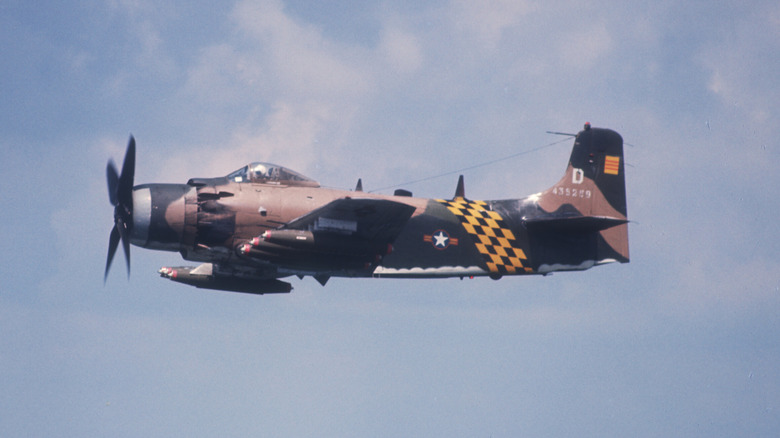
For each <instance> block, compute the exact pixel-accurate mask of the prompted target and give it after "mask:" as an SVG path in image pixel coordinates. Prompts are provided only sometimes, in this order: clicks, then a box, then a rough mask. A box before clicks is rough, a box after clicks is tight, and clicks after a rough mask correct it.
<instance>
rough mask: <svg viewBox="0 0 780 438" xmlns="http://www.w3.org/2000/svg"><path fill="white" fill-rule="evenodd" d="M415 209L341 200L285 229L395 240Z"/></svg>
mask: <svg viewBox="0 0 780 438" xmlns="http://www.w3.org/2000/svg"><path fill="white" fill-rule="evenodd" d="M414 210H415V207H412V206H411V205H407V204H403V203H400V202H395V201H389V200H385V199H372V198H341V199H337V200H335V201H333V202H331V203H329V204H326V205H324V206H322V207H320V208H318V209H316V210H312V211H311V212H309V213H307V214H305V215H303V216H301V217H299V218H297V219H293V220H292V221H290V222H288V223H287V224H285V225H283V226H282V227H281V229H289V230H306V231H312V232H329V233H334V234H342V235H347V236H351V237H352V238H355V239H360V240H362V239H365V240H368V241H372V242H374V243H390V242H392V241H393V240H395V238H396V236H398V234H399V233H400V232H401V228H403V226H404V225H405V224H406V222H407V221H408V220H409V218H410V217H411V216H412V213H414Z"/></svg>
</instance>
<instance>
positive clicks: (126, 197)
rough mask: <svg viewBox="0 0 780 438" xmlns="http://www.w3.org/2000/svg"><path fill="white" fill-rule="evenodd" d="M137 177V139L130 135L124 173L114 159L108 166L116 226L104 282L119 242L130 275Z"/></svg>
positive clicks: (112, 234)
mask: <svg viewBox="0 0 780 438" xmlns="http://www.w3.org/2000/svg"><path fill="white" fill-rule="evenodd" d="M134 177H135V139H134V138H133V136H132V135H131V136H130V141H129V142H128V144H127V152H125V160H124V162H123V163H122V173H121V174H119V173H117V170H116V166H115V165H114V162H113V161H112V160H109V161H108V165H107V166H106V179H107V181H108V199H109V201H110V202H111V205H113V206H114V228H113V229H112V230H111V235H110V236H109V238H108V256H107V257H106V271H105V273H104V274H103V283H105V282H106V279H107V278H108V271H109V269H110V268H111V261H112V260H113V259H114V254H115V253H116V250H117V247H118V246H119V242H120V241H121V242H122V249H123V250H124V253H125V261H126V262H127V276H128V278H129V277H130V233H131V232H132V230H133V179H134Z"/></svg>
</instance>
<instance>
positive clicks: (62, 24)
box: [0, 0, 780, 437]
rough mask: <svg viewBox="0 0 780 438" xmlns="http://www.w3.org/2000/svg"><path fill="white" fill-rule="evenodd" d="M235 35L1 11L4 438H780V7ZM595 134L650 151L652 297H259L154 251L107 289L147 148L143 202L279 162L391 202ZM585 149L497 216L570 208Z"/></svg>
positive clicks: (243, 10) (405, 22)
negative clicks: (403, 192)
mask: <svg viewBox="0 0 780 438" xmlns="http://www.w3.org/2000/svg"><path fill="white" fill-rule="evenodd" d="M211 3H212V2H167V3H165V4H159V2H152V1H145V0H114V1H107V2H81V1H77V2H68V4H62V3H60V2H44V3H43V4H41V3H40V2H39V3H36V4H33V3H31V2H22V1H16V0H10V1H6V2H4V3H3V5H2V6H0V39H1V42H2V47H3V50H2V57H3V62H2V64H0V92H1V95H2V100H0V154H1V155H0V157H2V160H0V182H1V183H2V187H3V189H4V190H3V194H2V196H1V197H0V199H2V201H3V207H4V208H3V209H2V210H1V211H0V237H2V242H3V248H4V251H2V252H0V333H3V336H2V338H0V435H3V436H46V435H48V436H51V435H55V436H85V435H98V436H107V435H109V436H139V435H146V436H171V435H189V436H214V435H221V436H247V435H253V436H318V437H321V436H366V435H369V436H403V435H406V436H420V435H425V436H448V437H449V436H486V437H487V436H494V437H500V436H521V435H529V436H572V435H577V436H615V435H622V436H626V435H629V436H708V437H713V436H715V437H717V436H723V437H732V436H776V435H777V433H778V431H780V415H778V411H780V395H779V394H780V371H779V370H780V368H778V366H777V365H778V363H780V319H779V317H780V252H779V251H778V250H777V248H778V243H780V228H779V227H777V225H776V222H777V217H778V207H779V206H780V202H778V195H777V187H779V186H780V172H778V171H777V163H778V161H780V160H779V159H780V149H779V147H778V142H777V138H778V134H780V122H779V121H778V118H777V115H778V114H780V87H778V85H777V77H780V57H778V56H777V54H778V53H780V6H778V5H777V4H776V2H770V1H756V2H740V3H733V4H728V2H726V3H724V4H717V5H716V4H713V3H711V2H682V3H681V2H667V1H661V2H650V3H648V2H634V1H631V2H609V1H591V2H565V1H562V2H535V1H487V2H485V1H482V2H470V1H454V0H453V1H434V2H426V3H425V4H421V3H420V2H339V3H338V4H337V5H331V4H328V3H323V2H310V1H290V2H282V1H272V0H269V1H263V0H242V1H238V2H232V3H229V2H224V3H223V4H221V5H217V6H215V5H212V4H211ZM586 121H590V122H591V123H592V124H593V125H594V126H601V127H609V128H612V129H615V130H617V131H618V132H620V133H621V134H622V135H623V137H624V139H625V141H626V142H627V143H629V144H630V146H627V147H626V160H627V163H628V164H629V165H630V167H629V168H628V171H627V173H628V175H627V179H628V183H627V184H628V207H629V217H630V218H631V219H632V220H633V221H634V222H633V223H632V225H631V226H630V243H631V256H632V261H631V263H630V264H628V265H609V266H604V267H599V268H596V269H592V270H590V271H587V272H584V273H576V274H571V273H561V274H556V275H552V276H549V277H544V278H542V277H532V278H504V279H502V280H500V281H491V280H488V279H475V280H464V281H460V280H456V279H452V280H438V281H431V280H408V281H407V280H368V279H365V280H347V279H332V280H331V281H330V282H329V283H328V285H327V286H326V287H324V288H323V287H321V286H320V285H319V284H317V283H316V281H314V280H313V279H311V278H306V279H304V280H297V279H295V280H293V286H294V287H295V290H294V291H293V293H291V294H289V295H281V296H262V297H259V296H248V295H243V294H229V293H216V292H208V291H201V290H196V289H192V288H187V287H184V286H182V285H178V284H174V283H172V282H169V281H164V280H162V279H159V278H158V277H157V275H156V270H157V269H158V268H159V267H160V266H163V265H176V264H185V263H182V262H181V260H180V258H179V256H178V255H177V254H175V253H159V252H152V251H146V250H143V249H139V248H133V252H132V258H133V259H132V261H133V269H132V276H131V278H130V280H129V281H128V280H127V279H126V278H125V274H124V273H123V272H122V269H121V268H122V265H121V261H120V263H117V262H116V261H115V265H116V266H115V267H114V270H113V271H112V272H111V275H110V276H109V278H108V282H107V284H106V285H105V286H104V285H103V283H102V274H103V267H104V263H105V255H106V248H107V243H108V235H109V232H110V230H111V226H112V208H111V207H110V205H109V203H108V196H107V194H106V187H105V185H106V182H105V165H106V161H107V160H108V159H109V158H113V159H114V160H116V161H121V158H122V154H123V153H124V148H125V146H126V142H127V138H128V135H129V134H130V133H132V134H133V135H135V137H136V140H137V142H138V161H137V163H138V164H137V169H136V182H137V183H145V182H184V181H186V180H187V179H188V178H190V177H196V176H199V177H207V176H216V175H224V174H227V173H228V172H230V171H232V170H234V169H236V168H238V167H240V166H242V165H244V164H245V163H247V162H249V161H257V160H267V161H272V162H276V163H280V164H284V165H287V166H289V167H291V168H293V169H295V170H298V171H300V172H302V173H304V174H305V175H308V176H310V177H312V178H314V179H317V180H319V181H320V182H321V183H322V184H324V185H326V186H330V187H339V188H352V187H354V184H355V182H356V180H357V178H358V177H362V178H363V182H364V186H365V188H366V190H371V189H372V188H380V187H388V186H394V185H397V184H399V183H403V182H406V181H413V180H417V179H420V178H425V177H428V176H432V175H437V174H441V173H445V172H449V171H452V170H456V169H460V168H465V167H469V166H471V165H472V164H474V163H475V162H483V161H490V160H493V159H497V158H500V157H505V156H509V155H512V154H516V153H518V152H521V151H524V150H529V149H533V148H537V147H540V146H544V145H546V144H549V143H551V142H553V141H556V140H557V139H558V138H556V137H551V136H550V135H548V134H545V131H546V130H555V131H566V132H576V131H577V130H579V129H580V128H581V126H582V124H583V123H584V122H586ZM570 148H571V144H570V143H568V142H564V143H560V144H558V145H555V146H551V147H548V148H544V149H542V150H540V151H538V152H533V153H530V154H525V155H521V156H519V157H516V158H513V159H510V160H506V161H502V162H500V163H496V164H493V165H490V166H485V167H479V168H476V169H473V170H469V171H467V172H465V179H466V193H467V195H468V196H469V197H470V198H473V199H502V198H512V197H522V196H525V195H528V194H531V193H535V192H537V191H539V190H542V189H544V188H546V187H548V186H550V185H552V184H553V183H554V182H555V181H557V180H558V179H559V177H560V175H561V173H562V172H563V170H564V168H565V164H566V159H567V157H568V154H569V151H570ZM456 180H457V175H450V176H448V177H444V178H438V179H433V180H429V181H425V182H422V183H418V184H412V185H410V186H404V188H407V189H409V190H412V191H413V192H414V193H415V195H418V196H426V197H449V196H451V195H452V193H453V192H454V189H455V183H456ZM390 190H391V189H387V190H386V192H389V191H390Z"/></svg>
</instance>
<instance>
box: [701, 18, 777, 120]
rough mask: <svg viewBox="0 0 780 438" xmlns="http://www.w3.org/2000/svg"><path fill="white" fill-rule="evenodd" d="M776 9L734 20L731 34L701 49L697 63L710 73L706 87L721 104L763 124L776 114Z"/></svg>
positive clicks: (728, 33)
mask: <svg viewBox="0 0 780 438" xmlns="http://www.w3.org/2000/svg"><path fill="white" fill-rule="evenodd" d="M779 17H780V6H778V5H776V4H771V5H765V6H763V7H760V8H756V10H755V11H752V12H751V13H748V14H746V15H745V16H742V17H739V18H737V19H736V23H735V24H734V31H733V32H727V33H724V35H723V36H722V37H720V38H719V39H716V40H715V41H713V44H711V45H708V46H707V47H705V48H704V49H703V51H702V53H701V55H700V56H699V59H700V62H701V63H702V64H703V65H704V67H705V68H706V69H707V70H708V71H709V72H710V77H709V80H708V82H707V87H708V89H709V90H710V92H712V93H713V94H714V95H716V96H717V97H718V98H719V99H720V100H721V101H722V102H723V103H724V104H725V105H727V106H732V107H734V108H736V109H738V110H739V111H740V112H744V113H746V114H748V115H749V117H750V121H751V123H755V124H758V125H760V124H765V123H766V122H768V120H769V119H770V118H771V117H773V115H774V114H776V113H777V112H778V109H780V106H779V105H778V102H779V101H780V90H778V88H777V86H776V82H777V77H778V75H780V61H778V59H777V57H776V56H773V55H774V54H776V53H780V18H779Z"/></svg>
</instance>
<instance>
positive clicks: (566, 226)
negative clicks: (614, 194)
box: [524, 216, 628, 232]
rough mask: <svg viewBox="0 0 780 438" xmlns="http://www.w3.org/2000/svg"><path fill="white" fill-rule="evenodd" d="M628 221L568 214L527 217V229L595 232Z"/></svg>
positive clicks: (531, 230)
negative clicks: (563, 215)
mask: <svg viewBox="0 0 780 438" xmlns="http://www.w3.org/2000/svg"><path fill="white" fill-rule="evenodd" d="M625 223H628V220H626V219H621V218H614V217H605V216H570V217H553V218H534V219H527V220H525V221H524V224H525V226H526V228H527V229H528V231H530V232H536V231H542V232H544V231H558V232H596V231H603V230H606V229H609V228H612V227H616V226H618V225H623V224H625Z"/></svg>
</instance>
